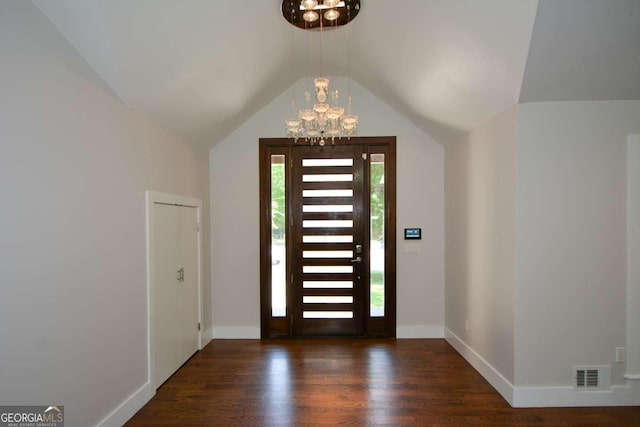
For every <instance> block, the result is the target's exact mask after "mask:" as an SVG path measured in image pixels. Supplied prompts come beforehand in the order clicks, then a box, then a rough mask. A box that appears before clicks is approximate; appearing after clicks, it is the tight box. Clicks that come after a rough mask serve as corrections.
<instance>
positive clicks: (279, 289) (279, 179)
mask: <svg viewBox="0 0 640 427" xmlns="http://www.w3.org/2000/svg"><path fill="white" fill-rule="evenodd" d="M284 165H285V157H284V155H283V154H279V155H272V156H271V315H272V316H273V317H284V316H286V312H287V303H286V302H287V287H286V280H285V273H286V271H287V269H286V261H287V256H286V253H287V252H286V245H285V237H286V228H285V227H286V223H285V218H286V210H285V167H284Z"/></svg>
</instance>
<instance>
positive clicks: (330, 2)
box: [323, 0, 340, 7]
mask: <svg viewBox="0 0 640 427" xmlns="http://www.w3.org/2000/svg"><path fill="white" fill-rule="evenodd" d="M338 3H340V0H324V3H323V4H324V5H325V6H327V7H336V6H337V5H338Z"/></svg>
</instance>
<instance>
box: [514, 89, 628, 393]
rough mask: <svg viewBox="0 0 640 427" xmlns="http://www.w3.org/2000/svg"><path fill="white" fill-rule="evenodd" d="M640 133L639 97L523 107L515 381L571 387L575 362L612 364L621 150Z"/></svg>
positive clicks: (619, 317) (622, 235)
mask: <svg viewBox="0 0 640 427" xmlns="http://www.w3.org/2000/svg"><path fill="white" fill-rule="evenodd" d="M639 132H640V102H639V101H618V102H614V101H606V102H558V103H534V104H523V105H520V107H519V114H518V150H517V171H518V172H517V183H516V189H517V195H516V236H517V241H516V273H515V277H516V295H515V301H516V335H515V336H516V351H515V366H516V372H515V383H516V384H517V385H520V386H522V385H527V386H538V385H545V386H554V385H560V386H568V385H571V382H572V375H571V374H572V371H571V366H572V365H609V364H614V360H615V359H614V357H615V347H624V345H625V295H626V274H625V268H626V266H625V259H626V249H625V248H626V240H625V239H626V213H625V211H626V191H625V189H626V157H625V156H626V143H627V135H628V134H631V133H639ZM623 372H624V365H621V364H618V365H616V364H614V372H613V379H612V382H613V383H620V382H621V378H622V374H623Z"/></svg>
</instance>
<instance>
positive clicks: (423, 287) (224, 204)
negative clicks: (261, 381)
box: [210, 82, 444, 338]
mask: <svg viewBox="0 0 640 427" xmlns="http://www.w3.org/2000/svg"><path fill="white" fill-rule="evenodd" d="M298 86H300V84H297V85H296V87H298ZM351 92H352V97H353V100H354V113H356V114H358V115H359V117H360V129H359V134H360V136H387V135H391V136H397V190H398V191H397V226H398V236H399V240H398V254H397V288H398V289H397V290H398V302H397V313H398V336H442V333H443V325H444V271H443V268H444V267H443V266H444V259H443V256H444V255H443V246H444V245H443V242H444V233H443V228H444V226H443V191H444V184H443V173H444V171H443V168H444V149H443V148H442V146H441V145H440V144H439V143H437V142H436V141H434V140H433V139H432V138H430V137H429V136H428V135H426V134H425V133H424V132H422V131H421V130H419V129H418V128H417V127H415V126H414V125H413V124H412V123H410V122H408V121H407V120H406V119H404V118H403V117H402V116H400V115H399V114H397V113H396V112H395V111H394V110H393V109H391V108H390V107H389V106H387V105H386V104H384V103H383V102H381V101H380V100H379V99H378V98H376V97H375V96H374V95H372V94H371V93H370V92H368V91H367V90H365V89H363V88H362V87H360V86H359V85H358V84H356V83H355V82H354V83H352V88H351ZM299 93H301V92H299ZM343 93H344V92H343ZM290 101H291V91H290V90H286V91H284V92H283V93H282V94H281V95H280V96H279V97H277V98H276V99H274V100H273V101H272V102H271V103H270V104H269V105H267V106H266V107H265V108H263V109H262V110H261V111H260V112H259V113H257V114H256V115H255V116H254V117H252V118H251V119H250V120H248V121H247V122H245V123H244V124H243V125H242V126H241V127H240V128H238V129H237V130H236V131H235V132H233V133H232V134H231V135H230V136H229V137H227V138H226V139H224V140H223V141H222V142H220V143H219V144H217V145H216V146H215V147H214V148H213V149H212V150H211V152H210V175H211V214H212V220H211V221H212V222H211V223H212V232H211V239H212V253H211V256H212V258H211V263H212V264H211V265H212V283H213V307H214V308H213V313H214V335H215V336H217V337H239V336H242V337H253V338H257V337H258V336H259V325H260V318H259V314H260V313H259V312H260V302H259V290H260V286H259V250H260V248H259V213H258V208H259V207H258V202H259V194H258V184H259V183H258V138H260V137H282V136H284V135H285V132H284V119H285V118H286V117H287V115H288V113H289V111H290ZM404 227H422V230H423V240H422V243H421V244H422V253H420V254H406V253H404V252H403V249H404V245H403V241H402V240H400V239H401V237H400V236H402V233H401V230H402V229H403V228H404Z"/></svg>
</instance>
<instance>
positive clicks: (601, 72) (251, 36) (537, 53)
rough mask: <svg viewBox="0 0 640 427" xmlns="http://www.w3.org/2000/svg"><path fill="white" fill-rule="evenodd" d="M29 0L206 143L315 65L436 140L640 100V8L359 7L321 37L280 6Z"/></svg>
mask: <svg viewBox="0 0 640 427" xmlns="http://www.w3.org/2000/svg"><path fill="white" fill-rule="evenodd" d="M33 2H34V3H35V4H36V6H38V7H39V9H40V10H41V11H42V12H43V13H44V15H45V16H46V17H47V18H48V19H49V20H50V21H51V22H52V23H53V25H55V26H56V27H57V28H58V30H59V31H60V32H61V33H62V34H63V35H64V36H65V37H66V38H67V40H69V42H70V43H71V44H72V45H73V46H74V47H75V48H76V50H77V51H78V52H79V53H80V55H81V56H82V57H83V58H84V59H85V60H86V61H87V63H88V64H89V65H90V66H91V67H92V68H93V69H94V70H95V71H96V73H97V74H98V75H99V76H100V77H101V78H102V80H104V82H105V83H106V85H107V86H108V87H109V88H110V90H111V91H112V92H113V94H114V95H115V96H116V97H118V98H119V99H120V100H121V101H122V102H123V103H124V104H126V105H127V106H128V107H130V108H132V109H134V110H136V111H138V112H139V113H141V114H143V115H145V116H148V117H150V118H151V119H153V120H155V121H156V122H158V123H160V124H161V125H162V126H165V127H167V128H169V129H171V130H173V131H175V132H177V133H179V134H182V135H184V136H185V137H187V138H189V139H190V140H193V141H194V142H196V143H199V144H202V145H203V146H205V147H211V146H213V145H215V143H217V142H218V141H220V140H221V139H222V138H224V137H225V136H226V135H228V134H229V133H231V132H232V131H233V130H234V129H235V128H236V127H237V126H239V125H240V124H242V123H243V122H244V121H246V120H247V119H248V118H250V117H251V115H252V114H254V113H255V112H257V111H259V110H260V109H261V108H262V107H264V106H265V105H267V104H268V103H269V102H270V101H271V100H272V99H273V98H275V97H276V96H277V95H279V94H280V93H282V91H284V90H286V89H287V88H288V87H289V86H291V84H292V83H293V82H294V81H296V80H298V79H299V78H301V77H304V76H306V75H308V74H314V75H315V74H318V71H317V69H318V68H319V66H320V65H319V64H318V61H319V59H318V58H322V67H323V68H324V70H323V72H325V73H327V72H330V73H331V74H332V75H348V76H349V77H350V78H352V79H354V80H355V81H357V82H358V83H359V84H361V85H362V86H364V87H365V88H366V89H368V90H369V91H370V92H372V93H373V94H374V95H376V96H377V97H378V98H380V99H382V100H383V101H385V102H386V103H387V104H389V105H390V106H392V107H393V108H395V109H396V110H397V111H398V112H400V113H401V114H403V115H404V116H405V117H407V118H408V119H409V120H411V121H412V122H413V123H414V124H416V125H417V126H418V127H420V128H421V129H423V130H425V131H426V132H427V133H429V134H431V135H432V136H434V137H435V138H437V139H438V140H440V141H441V142H443V143H444V142H447V141H450V140H453V139H455V138H456V137H457V136H458V135H460V134H462V133H464V132H465V131H467V130H469V129H472V128H474V127H475V126H477V125H479V124H480V123H482V122H483V121H485V120H487V119H488V118H490V117H492V116H494V115H495V114H497V113H498V112H500V111H502V110H503V109H505V108H508V107H509V106H512V105H514V104H516V103H517V102H540V101H562V100H599V99H640V78H639V76H640V0H606V1H603V0H562V1H559V0H540V1H537V0H517V1H514V0H483V1H475V0H393V1H392V0H361V2H362V10H361V12H360V14H359V15H358V17H357V18H356V19H355V20H354V21H353V22H352V23H351V24H349V25H347V26H346V27H343V28H338V29H333V30H331V31H323V32H322V34H320V33H319V32H309V31H307V32H305V31H303V30H299V29H296V28H294V27H293V26H291V25H290V24H289V23H287V22H286V21H285V20H284V18H283V17H282V15H281V14H280V5H281V0H242V1H240V0H225V1H222V0H216V1H212V0H180V1H177V0H33ZM320 38H322V39H321V40H320ZM320 45H322V48H323V49H322V50H323V55H322V56H320V55H317V54H314V55H309V54H307V53H306V51H307V50H308V48H310V47H311V48H313V49H314V50H316V51H317V50H318V49H319V46H320ZM285 114H286V112H283V119H284V116H285ZM283 133H284V126H283Z"/></svg>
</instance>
